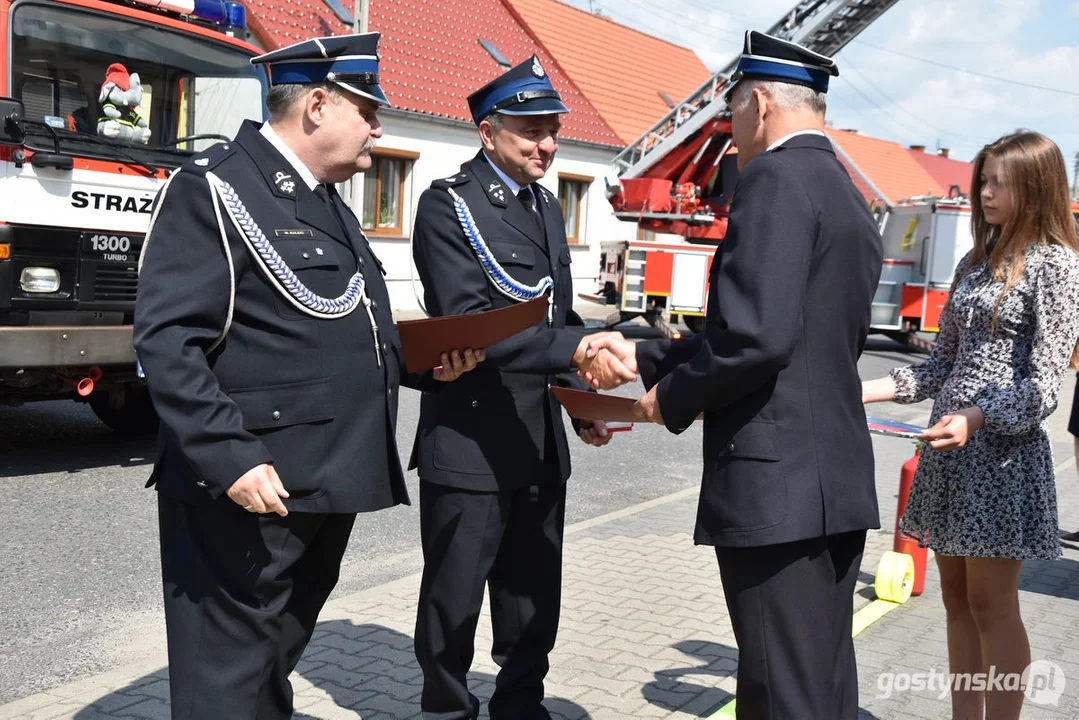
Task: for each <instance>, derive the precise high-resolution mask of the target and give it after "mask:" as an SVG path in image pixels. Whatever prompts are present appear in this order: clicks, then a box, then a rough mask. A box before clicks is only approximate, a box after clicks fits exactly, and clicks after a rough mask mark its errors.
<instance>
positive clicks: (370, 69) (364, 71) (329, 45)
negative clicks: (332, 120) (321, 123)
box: [251, 33, 390, 106]
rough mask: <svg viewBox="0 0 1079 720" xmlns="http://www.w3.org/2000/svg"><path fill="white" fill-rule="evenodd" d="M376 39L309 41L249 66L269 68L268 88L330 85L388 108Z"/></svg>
mask: <svg viewBox="0 0 1079 720" xmlns="http://www.w3.org/2000/svg"><path fill="white" fill-rule="evenodd" d="M379 39H380V35H379V33H363V34H360V35H335V36H332V37H324V38H311V39H310V40H305V41H303V42H300V43H296V44H295V45H289V46H288V47H284V48H281V49H280V50H274V51H273V52H268V53H265V54H264V55H260V56H258V57H257V58H253V59H252V60H251V62H252V63H253V64H266V65H268V66H269V68H270V84H271V85H275V86H276V85H285V84H298V85H306V84H310V83H317V82H330V83H334V84H335V85H337V86H338V87H341V88H343V89H344V90H348V91H349V92H351V93H354V94H356V95H359V96H361V97H365V98H368V99H371V100H374V101H375V102H376V103H378V104H379V105H387V106H388V105H389V104H390V101H389V100H387V99H386V93H384V92H382V87H381V86H380V85H379V82H378V61H379V60H380V59H381V56H380V53H379V48H378V45H379Z"/></svg>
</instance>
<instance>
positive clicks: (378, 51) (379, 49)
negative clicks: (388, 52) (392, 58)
mask: <svg viewBox="0 0 1079 720" xmlns="http://www.w3.org/2000/svg"><path fill="white" fill-rule="evenodd" d="M375 61H377V62H381V61H382V36H381V35H379V36H378V38H377V39H376V40H375Z"/></svg>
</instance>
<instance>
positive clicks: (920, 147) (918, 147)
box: [910, 145, 925, 152]
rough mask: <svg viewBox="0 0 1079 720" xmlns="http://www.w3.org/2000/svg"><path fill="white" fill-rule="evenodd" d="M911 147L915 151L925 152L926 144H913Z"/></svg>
mask: <svg viewBox="0 0 1079 720" xmlns="http://www.w3.org/2000/svg"><path fill="white" fill-rule="evenodd" d="M910 149H911V150H914V151H915V152H925V145H911V146H910Z"/></svg>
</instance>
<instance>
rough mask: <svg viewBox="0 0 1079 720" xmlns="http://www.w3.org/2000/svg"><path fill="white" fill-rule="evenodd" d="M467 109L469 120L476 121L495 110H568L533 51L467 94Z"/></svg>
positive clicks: (525, 112)
mask: <svg viewBox="0 0 1079 720" xmlns="http://www.w3.org/2000/svg"><path fill="white" fill-rule="evenodd" d="M468 109H469V110H471V111H472V120H473V121H474V122H475V123H476V125H479V124H480V121H481V120H483V119H484V118H485V117H487V116H488V115H490V114H491V113H494V112H500V113H503V114H505V115H551V114H557V113H568V112H569V108H567V107H566V106H565V105H564V104H563V103H562V96H561V95H559V94H558V91H557V90H555V89H554V85H552V84H551V78H550V77H548V76H547V71H546V70H544V69H543V65H542V64H541V63H540V60H539V58H538V57H536V56H535V55H533V56H532V57H530V58H529V59H528V60H525V61H524V62H523V63H521V64H520V65H518V66H517V67H514V68H511V69H509V70H507V71H506V72H505V73H503V74H502V75H499V76H498V77H496V78H495V79H494V80H492V81H491V82H489V83H487V84H486V85H484V86H483V87H481V88H480V89H479V90H477V91H476V92H474V93H472V94H471V95H469V96H468Z"/></svg>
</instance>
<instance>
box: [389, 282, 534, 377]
mask: <svg viewBox="0 0 1079 720" xmlns="http://www.w3.org/2000/svg"><path fill="white" fill-rule="evenodd" d="M546 316H547V296H543V297H538V298H536V299H535V300H529V301H528V302H524V303H520V304H519V305H511V306H510V307H506V308H499V309H498V310H488V311H487V312H480V313H472V314H470V315H446V316H445V317H437V318H425V319H423V320H402V321H401V322H399V323H397V333H398V334H399V335H400V336H401V348H402V350H404V353H405V367H406V368H407V369H408V371H409V372H422V371H424V370H430V369H431V368H433V367H438V366H439V365H441V364H442V357H441V356H442V353H444V352H447V351H450V350H467V349H469V348H471V349H473V350H484V349H486V348H488V347H490V346H491V345H494V344H495V343H498V342H501V341H503V340H505V339H506V338H509V337H512V336H514V335H516V334H517V333H519V332H521V331H522V330H526V329H528V328H530V327H532V326H533V325H537V324H539V323H540V322H543V319H544V318H545V317H546Z"/></svg>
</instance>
